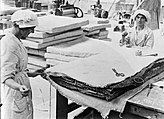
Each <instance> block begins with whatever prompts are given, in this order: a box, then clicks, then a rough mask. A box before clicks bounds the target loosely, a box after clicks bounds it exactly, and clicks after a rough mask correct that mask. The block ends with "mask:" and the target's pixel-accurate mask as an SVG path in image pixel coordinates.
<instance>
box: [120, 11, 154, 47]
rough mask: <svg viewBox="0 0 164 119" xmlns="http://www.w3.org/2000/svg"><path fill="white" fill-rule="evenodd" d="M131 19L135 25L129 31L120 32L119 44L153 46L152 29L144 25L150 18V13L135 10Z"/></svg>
mask: <svg viewBox="0 0 164 119" xmlns="http://www.w3.org/2000/svg"><path fill="white" fill-rule="evenodd" d="M133 19H134V21H135V25H134V27H133V28H132V29H130V30H129V31H125V32H123V34H122V39H121V40H120V45H121V46H122V45H125V44H126V46H127V47H139V48H146V49H147V48H153V45H154V34H153V31H152V30H151V29H150V28H149V27H148V26H147V25H146V24H147V22H149V20H150V14H149V12H148V11H146V10H143V9H140V10H136V11H135V13H134V15H133Z"/></svg>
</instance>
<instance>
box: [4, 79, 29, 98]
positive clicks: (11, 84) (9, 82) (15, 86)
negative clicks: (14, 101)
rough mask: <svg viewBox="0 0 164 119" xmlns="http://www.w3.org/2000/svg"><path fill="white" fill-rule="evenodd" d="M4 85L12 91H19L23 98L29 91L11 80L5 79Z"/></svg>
mask: <svg viewBox="0 0 164 119" xmlns="http://www.w3.org/2000/svg"><path fill="white" fill-rule="evenodd" d="M4 84H5V85H7V86H8V87H10V88H12V89H14V90H18V91H20V92H21V93H22V95H24V96H26V95H28V92H29V89H28V88H27V87H26V86H25V85H20V84H18V83H17V82H15V81H14V80H13V79H12V78H9V79H6V80H5V82H4Z"/></svg>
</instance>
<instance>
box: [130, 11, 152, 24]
mask: <svg viewBox="0 0 164 119" xmlns="http://www.w3.org/2000/svg"><path fill="white" fill-rule="evenodd" d="M138 14H141V15H143V16H145V17H146V19H147V22H148V21H149V20H150V19H151V16H150V13H149V12H148V11H146V10H144V9H139V10H136V11H135V12H134V14H133V17H132V18H133V19H134V20H135V18H136V16H137V15H138Z"/></svg>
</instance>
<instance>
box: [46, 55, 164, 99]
mask: <svg viewBox="0 0 164 119" xmlns="http://www.w3.org/2000/svg"><path fill="white" fill-rule="evenodd" d="M163 72H164V58H160V59H157V60H156V61H154V62H152V63H150V64H149V65H148V66H146V67H144V68H143V69H141V70H140V71H139V72H137V73H136V74H134V75H132V76H130V77H127V78H125V80H122V81H120V82H117V83H113V84H107V85H106V86H104V87H96V86H92V85H89V84H86V83H84V82H81V81H78V80H76V79H73V78H71V77H69V76H68V75H66V74H64V73H59V72H47V73H46V74H45V75H44V78H45V79H47V80H52V81H53V82H54V83H56V84H58V85H60V86H62V87H65V88H67V89H70V90H74V91H78V92H80V93H83V94H86V95H90V96H94V97H96V98H100V99H103V100H106V101H111V100H113V99H115V98H117V97H118V96H120V95H122V94H124V93H125V92H127V91H129V90H132V89H134V88H137V87H139V86H141V85H142V84H144V83H145V82H146V81H148V80H150V79H152V78H153V77H156V76H158V75H159V74H161V73H163Z"/></svg>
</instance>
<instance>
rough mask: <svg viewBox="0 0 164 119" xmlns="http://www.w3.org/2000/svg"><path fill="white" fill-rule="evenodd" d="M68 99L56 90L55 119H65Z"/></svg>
mask: <svg viewBox="0 0 164 119" xmlns="http://www.w3.org/2000/svg"><path fill="white" fill-rule="evenodd" d="M67 108H68V99H67V98H65V97H64V96H62V95H61V94H60V93H59V92H58V91H57V90H56V119H67V116H68V115H67V114H68V113H67Z"/></svg>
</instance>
